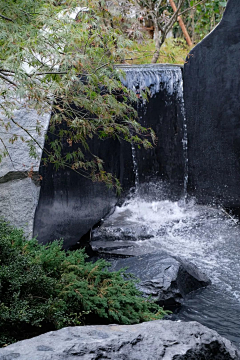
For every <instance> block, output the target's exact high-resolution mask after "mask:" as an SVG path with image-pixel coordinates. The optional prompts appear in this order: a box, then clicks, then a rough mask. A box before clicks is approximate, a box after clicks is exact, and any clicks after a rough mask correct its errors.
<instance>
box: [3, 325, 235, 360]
mask: <svg viewBox="0 0 240 360" xmlns="http://www.w3.org/2000/svg"><path fill="white" fill-rule="evenodd" d="M6 359H7V360H13V359H18V360H30V359H31V360H50V359H51V360H77V359H81V360H97V359H110V360H116V359H118V360H121V359H122V360H136V359H138V360H140V359H141V360H156V359H158V360H160V359H162V360H203V359H204V360H239V359H240V355H239V352H238V351H237V349H236V348H235V347H234V346H233V345H232V344H231V342H230V341H229V340H226V339H224V338H223V337H221V336H220V335H218V333H217V332H216V331H213V330H210V329H208V328H206V327H205V326H203V325H201V324H199V323H197V322H189V323H184V322H172V321H169V320H166V321H164V320H157V321H151V322H146V323H142V324H138V325H105V326H100V325H98V326H82V327H81V326H76V327H68V328H64V329H61V330H58V331H52V332H49V333H46V334H43V335H40V336H38V337H35V338H33V339H29V340H24V341H20V342H17V343H16V344H13V345H10V346H8V347H6V348H3V349H0V360H6Z"/></svg>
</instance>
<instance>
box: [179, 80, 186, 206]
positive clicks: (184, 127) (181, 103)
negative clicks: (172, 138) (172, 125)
mask: <svg viewBox="0 0 240 360" xmlns="http://www.w3.org/2000/svg"><path fill="white" fill-rule="evenodd" d="M178 89H179V91H178V96H179V102H180V107H181V113H182V116H183V139H182V144H183V158H184V178H183V196H184V202H185V203H186V201H187V187H188V131H187V119H186V113H185V105H184V97H183V79H182V80H181V82H180V84H179V88H178Z"/></svg>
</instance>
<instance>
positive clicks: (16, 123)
mask: <svg viewBox="0 0 240 360" xmlns="http://www.w3.org/2000/svg"><path fill="white" fill-rule="evenodd" d="M11 121H12V122H13V123H14V124H15V125H16V126H18V127H19V128H20V129H22V130H23V131H25V132H26V133H27V134H28V136H30V138H31V139H32V140H33V141H34V142H35V144H37V146H38V147H39V148H40V149H41V150H42V151H43V147H42V146H41V145H40V144H39V142H38V141H37V140H36V139H35V138H34V137H33V136H32V135H31V134H30V132H29V131H28V130H27V129H26V128H24V127H23V126H22V125H20V124H19V123H18V122H17V121H15V120H14V119H13V118H12V117H11Z"/></svg>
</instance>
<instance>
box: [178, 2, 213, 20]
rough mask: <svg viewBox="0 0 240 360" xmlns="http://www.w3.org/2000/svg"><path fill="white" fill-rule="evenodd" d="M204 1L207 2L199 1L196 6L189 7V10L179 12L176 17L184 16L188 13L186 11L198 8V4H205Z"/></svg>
mask: <svg viewBox="0 0 240 360" xmlns="http://www.w3.org/2000/svg"><path fill="white" fill-rule="evenodd" d="M206 1H207V0H202V1H199V2H198V3H197V4H195V5H193V6H190V7H189V8H187V9H185V10H183V11H181V12H180V13H179V14H178V15H179V16H181V15H182V14H185V13H186V12H188V11H190V10H192V9H194V8H195V7H196V6H198V5H200V4H203V3H205V2H206Z"/></svg>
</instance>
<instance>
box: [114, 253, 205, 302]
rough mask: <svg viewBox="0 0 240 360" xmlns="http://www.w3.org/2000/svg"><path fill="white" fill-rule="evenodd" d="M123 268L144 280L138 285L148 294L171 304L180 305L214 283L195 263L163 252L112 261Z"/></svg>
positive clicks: (158, 300)
mask: <svg viewBox="0 0 240 360" xmlns="http://www.w3.org/2000/svg"><path fill="white" fill-rule="evenodd" d="M123 267H128V269H127V272H129V273H132V274H134V275H135V276H137V277H138V278H139V279H140V280H141V282H140V283H139V285H138V288H139V290H141V291H142V292H143V294H144V295H145V296H149V295H151V297H152V299H153V300H154V301H156V302H158V303H159V304H160V305H165V306H167V307H169V306H170V307H171V306H175V305H177V304H180V303H181V300H182V298H184V297H185V296H186V295H187V294H189V293H190V292H192V291H194V290H197V289H199V288H201V287H205V286H207V285H209V284H210V283H211V281H210V280H209V278H208V277H207V276H206V275H205V274H204V273H202V272H201V271H200V270H199V269H198V268H197V267H196V266H195V265H194V264H192V263H190V262H188V261H187V260H185V259H180V258H174V257H172V256H171V255H169V254H168V253H166V252H163V251H162V252H158V253H150V254H146V255H141V256H136V257H131V258H125V259H118V260H114V261H112V268H111V269H112V270H114V271H116V270H119V269H121V268H123Z"/></svg>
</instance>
